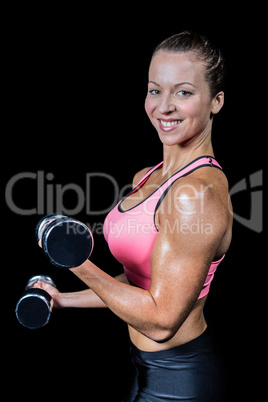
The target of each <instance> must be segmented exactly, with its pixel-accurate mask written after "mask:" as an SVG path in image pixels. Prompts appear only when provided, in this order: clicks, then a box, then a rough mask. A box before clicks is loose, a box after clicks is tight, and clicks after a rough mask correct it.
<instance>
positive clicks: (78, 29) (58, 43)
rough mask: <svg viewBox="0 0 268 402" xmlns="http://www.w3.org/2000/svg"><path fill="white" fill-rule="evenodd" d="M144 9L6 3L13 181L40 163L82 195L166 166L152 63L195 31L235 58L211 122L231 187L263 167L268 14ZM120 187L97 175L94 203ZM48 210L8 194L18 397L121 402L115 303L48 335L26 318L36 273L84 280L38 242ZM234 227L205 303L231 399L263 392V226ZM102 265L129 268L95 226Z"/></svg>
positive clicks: (7, 296) (12, 372) (64, 287)
mask: <svg viewBox="0 0 268 402" xmlns="http://www.w3.org/2000/svg"><path fill="white" fill-rule="evenodd" d="M148 10H149V11H146V10H143V9H142V8H140V9H138V8H134V7H132V6H128V7H127V8H124V7H123V8H122V7H118V8H116V7H115V6H110V8H109V9H107V8H106V7H104V5H98V6H97V7H94V10H93V9H92V10H90V11H88V10H87V9H83V8H81V9H80V8H79V7H78V6H77V7H76V8H74V6H71V5H70V6H69V7H67V6H65V7H63V8H62V9H57V10H56V9H54V8H52V7H51V8H48V6H46V7H45V6H44V7H43V8H42V7H39V8H38V9H30V8H29V9H25V7H24V8H21V9H18V8H16V9H14V10H8V11H7V13H6V25H5V28H4V58H3V64H4V69H5V73H4V85H5V87H6V91H5V94H4V109H3V110H4V113H3V115H4V121H5V124H4V130H3V135H2V143H3V147H2V166H3V168H2V172H3V177H4V180H3V181H4V187H6V186H7V184H8V182H9V181H10V179H11V178H13V177H14V175H16V174H18V173H22V172H31V173H34V174H36V173H37V172H38V171H39V172H42V174H44V177H45V181H44V186H45V188H44V194H45V195H46V194H47V191H48V188H50V189H54V190H55V188H56V185H61V186H65V185H68V184H70V183H75V184H76V185H77V186H79V187H80V188H82V189H83V191H85V187H86V177H87V176H86V175H87V174H88V173H96V172H100V173H105V174H109V175H110V176H112V177H113V178H114V179H115V180H116V182H117V183H118V186H119V188H120V189H122V188H123V187H124V186H125V185H128V184H130V182H131V180H132V177H133V175H134V174H135V173H136V172H137V171H138V170H140V169H142V168H144V167H146V166H152V165H154V164H156V163H158V162H159V161H161V159H162V148H161V144H160V142H159V140H158V137H157V134H156V132H155V131H154V129H153V127H151V125H150V122H149V121H148V119H147V116H146V115H145V112H144V106H143V105H144V98H145V94H146V84H147V71H148V65H149V62H150V56H151V53H152V51H153V49H154V47H155V46H156V45H157V44H158V42H159V41H161V40H163V39H164V38H166V37H168V36H170V35H172V34H175V33H177V32H179V31H182V30H184V29H188V28H190V29H194V30H196V31H199V32H201V33H205V34H207V35H208V36H210V37H211V38H212V39H214V41H215V42H216V43H217V44H218V45H219V46H220V47H222V49H223V50H224V52H225V56H226V59H227V65H228V78H227V86H226V98H225V102H226V103H225V106H224V109H223V110H222V111H221V113H220V115H219V116H217V118H216V119H215V122H214V129H213V144H214V150H215V154H216V159H217V160H218V161H219V163H220V164H221V165H222V166H223V168H224V170H225V173H226V175H227V177H228V179H229V182H230V188H232V187H233V186H234V185H235V184H236V183H238V182H239V181H240V180H242V179H244V178H246V179H247V180H248V177H249V176H250V175H251V174H253V173H255V172H257V171H259V170H262V169H263V159H262V150H263V149H264V147H265V143H264V139H265V133H264V132H263V129H262V127H261V117H260V116H261V115H262V113H261V105H262V103H263V101H262V99H263V98H262V96H263V95H262V93H263V81H262V76H263V74H264V73H263V69H262V66H263V62H264V60H262V57H261V55H262V49H263V46H264V29H263V28H264V27H263V25H262V13H264V12H265V11H264V10H260V9H258V10H254V13H253V12H252V10H251V11H249V12H247V10H238V11H236V14H234V11H233V10H231V9H225V11H223V10H217V11H216V10H211V9H210V8H208V9H207V10H205V9H202V10H196V9H194V7H189V9H188V10H187V9H186V10H182V9H181V7H180V6H179V5H178V4H177V3H175V4H174V5H169V7H168V8H167V9H166V8H165V6H164V5H161V4H159V7H158V6H156V5H154V6H149V4H148ZM194 13H195V14H194ZM5 156H6V157H5ZM49 173H51V174H52V175H49V176H47V174H49ZM36 182H37V181H36V180H34V179H24V180H21V181H19V182H17V183H16V185H14V188H13V193H12V197H13V200H14V203H15V204H16V205H17V206H19V207H20V208H22V209H31V208H37V206H38V205H37V204H38V200H37V184H36ZM48 185H50V187H47V186H48ZM112 188H113V187H112V185H111V183H109V181H107V180H106V181H105V180H104V179H103V178H102V179H101V178H99V179H97V178H95V179H94V180H93V179H92V182H91V184H90V206H91V210H100V209H105V208H107V207H109V205H111V203H112V201H113V195H111V190H112ZM259 190H260V189H259ZM63 200H64V206H65V208H67V209H70V210H71V209H73V208H75V206H76V205H77V202H78V199H77V197H76V195H75V192H74V191H71V190H70V191H66V193H65V194H64V199H63ZM250 200H251V198H250V192H249V191H244V192H241V193H239V194H237V195H235V196H233V198H232V201H233V204H234V211H235V213H236V214H237V215H238V216H242V217H245V218H247V219H249V218H250V209H251V201H250ZM87 202H89V200H87ZM53 203H54V205H55V195H54V198H53ZM39 208H40V209H41V207H40V205H39ZM47 208H48V206H47V203H46V201H45V205H44V213H42V211H39V212H40V213H37V212H38V211H36V212H35V213H33V214H31V215H24V216H23V215H21V214H18V213H15V212H14V211H12V210H11V209H10V206H9V205H8V202H6V203H5V206H4V218H5V219H4V222H5V225H4V227H3V238H4V239H5V243H4V248H3V251H2V254H3V256H4V266H3V267H2V269H3V274H4V280H3V285H2V288H3V290H4V299H3V301H2V305H3V309H2V310H3V313H4V317H5V318H4V319H3V325H2V332H3V334H4V335H5V340H4V341H3V340H2V350H3V353H2V354H3V355H5V358H4V359H5V362H4V371H5V373H6V377H7V380H6V382H7V383H8V384H9V385H8V388H9V389H8V392H9V393H10V394H13V393H14V396H15V395H17V393H18V392H21V394H23V395H28V397H29V400H34V399H35V397H36V396H37V395H43V396H45V395H46V396H48V397H60V398H65V397H67V396H70V395H75V397H76V400H80V399H82V398H88V400H94V401H102V400H105V401H106V400H107V401H122V400H123V395H124V392H125V388H126V384H127V380H128V375H129V357H128V337H127V329H126V325H125V324H124V323H123V322H122V321H120V319H119V318H117V317H116V316H115V315H113V314H112V313H111V312H110V311H109V310H106V309H105V310H80V309H68V310H54V311H53V313H52V316H51V320H50V322H49V324H48V325H47V326H45V327H44V328H42V329H39V330H29V329H26V328H24V327H22V326H21V325H20V324H19V323H18V322H17V320H16V317H15V312H14V310H15V306H16V303H17V300H18V299H19V297H20V296H21V294H22V292H23V290H24V287H25V286H26V283H27V281H28V279H29V278H30V277H31V276H33V275H36V274H46V275H49V276H51V277H52V278H53V280H54V281H55V282H56V284H57V286H58V288H59V290H61V291H75V290H81V289H84V288H85V287H84V285H83V283H82V282H80V281H79V280H78V279H77V278H76V277H75V276H74V275H73V274H72V273H71V272H69V271H65V270H61V269H58V268H55V267H53V266H52V265H50V264H49V262H48V260H46V258H45V257H44V255H43V254H42V251H41V250H40V249H39V248H38V247H37V245H36V241H35V236H34V231H35V225H36V224H37V222H38V221H39V219H40V218H41V216H42V215H44V214H45V213H47V212H50V211H48V210H47ZM73 216H74V215H73ZM75 217H76V218H77V219H80V220H82V221H83V222H85V223H88V224H90V225H94V224H98V225H100V226H101V224H102V223H103V220H104V218H105V215H104V214H99V215H96V216H95V215H91V214H90V213H89V211H88V210H87V209H86V207H84V208H81V210H80V211H79V212H78V213H76V214H75ZM233 233H234V236H233V242H232V245H231V248H230V250H229V252H228V254H227V256H226V259H225V260H224V262H223V263H222V264H221V265H220V268H219V269H218V271H217V274H216V276H215V279H214V282H213V285H212V289H211V292H210V296H209V298H208V301H207V305H206V310H205V314H206V317H207V319H208V321H209V322H210V325H211V327H212V328H213V330H214V332H215V335H216V339H217V348H218V351H219V353H220V354H221V356H222V359H223V361H224V365H225V368H226V373H227V376H228V389H230V390H231V392H230V395H231V396H232V397H233V398H234V399H232V398H231V396H230V397H229V398H230V399H229V398H228V400H235V398H236V397H237V398H238V397H239V398H242V397H243V395H244V396H249V395H250V394H251V393H252V395H255V396H256V394H255V393H256V392H257V390H260V385H261V384H259V383H258V381H257V380H256V377H255V374H256V371H257V364H259V361H260V356H262V344H261V340H262V338H263V336H262V333H263V329H264V324H263V323H262V319H263V318H262V313H261V306H262V302H261V295H262V291H261V282H262V276H263V274H262V266H263V264H262V259H261V241H262V237H263V234H262V233H257V232H255V231H253V230H251V229H249V228H247V227H245V226H243V225H241V223H239V222H238V221H237V220H236V219H235V221H234V231H233ZM92 260H93V262H95V263H96V264H97V265H98V266H100V267H101V268H102V269H103V270H105V271H106V272H108V273H110V274H111V275H117V274H119V273H121V267H120V266H119V264H118V263H117V262H116V261H115V260H114V258H113V257H112V256H111V255H110V253H109V250H108V247H107V245H106V243H105V241H104V239H103V236H102V235H100V234H97V233H96V234H95V248H94V252H93V255H92ZM2 339H3V338H2ZM93 395H94V396H93ZM96 395H97V396H96ZM257 399H258V398H257ZM257 399H255V400H257Z"/></svg>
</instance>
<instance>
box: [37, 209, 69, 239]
mask: <svg viewBox="0 0 268 402" xmlns="http://www.w3.org/2000/svg"><path fill="white" fill-rule="evenodd" d="M60 218H65V216H64V215H58V214H48V215H46V216H44V217H43V218H42V219H40V221H39V222H38V224H37V225H36V228H35V237H36V240H37V242H38V243H39V241H40V239H41V237H42V233H43V231H44V229H45V227H46V226H47V225H49V224H50V222H52V221H53V220H55V219H60Z"/></svg>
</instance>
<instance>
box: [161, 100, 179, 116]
mask: <svg viewBox="0 0 268 402" xmlns="http://www.w3.org/2000/svg"><path fill="white" fill-rule="evenodd" d="M158 110H159V112H160V113H162V114H169V113H172V112H174V111H175V110H176V105H175V104H174V102H173V101H172V97H170V96H165V97H163V98H162V100H161V103H160V104H159V106H158Z"/></svg>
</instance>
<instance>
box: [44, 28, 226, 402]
mask: <svg viewBox="0 0 268 402" xmlns="http://www.w3.org/2000/svg"><path fill="white" fill-rule="evenodd" d="M223 78H224V62H223V58H222V55H221V53H220V51H219V50H218V49H216V48H214V47H213V46H212V44H211V43H210V42H209V41H208V40H207V39H206V38H204V37H202V36H199V35H197V34H194V33H191V32H183V33H180V34H178V35H175V36H173V37H171V38H168V39H167V40H165V41H164V42H162V43H161V44H160V45H158V47H157V48H156V50H155V52H154V54H153V56H152V60H151V64H150V68H149V83H148V93H147V97H146V101H145V110H146V112H147V115H148V117H149V119H150V120H151V122H152V124H153V126H154V127H155V129H156V131H157V133H158V136H159V138H160V141H161V142H162V144H163V162H161V163H160V164H158V165H157V166H155V167H153V168H149V169H148V168H146V169H144V170H142V171H140V172H139V173H137V174H136V175H135V177H134V180H133V190H132V192H131V193H130V194H128V195H127V196H126V197H125V198H124V199H123V200H122V201H120V203H119V204H118V205H117V206H116V207H115V208H114V209H113V210H112V211H111V212H110V213H109V215H108V216H107V218H106V220H105V224H104V235H105V237H106V239H107V241H108V244H109V247H110V250H111V252H112V253H113V255H114V256H115V257H116V258H117V259H118V260H119V261H120V262H121V263H122V264H123V266H124V273H122V274H121V275H119V276H117V277H116V278H112V277H111V276H109V275H108V274H106V273H105V272H104V271H102V270H101V269H100V268H99V267H97V266H96V265H95V264H93V263H92V262H91V261H89V260H88V261H86V262H85V263H84V264H83V265H81V266H79V267H77V268H73V269H71V271H73V272H74V273H75V274H76V275H77V276H78V277H79V278H80V279H81V280H82V281H83V282H84V283H85V284H86V285H88V287H89V288H90V289H87V290H84V291H81V292H74V293H60V292H58V291H57V290H55V289H54V288H51V287H49V286H47V285H42V286H43V287H45V288H46V290H47V291H49V292H50V293H51V295H52V297H53V300H54V305H55V306H56V307H108V308H110V309H111V310H112V311H113V312H114V313H115V314H116V315H117V316H119V317H120V318H122V320H124V321H125V322H126V323H127V324H128V328H129V336H130V349H131V355H132V360H133V363H134V365H135V368H136V374H137V376H136V380H135V381H134V383H133V387H132V389H131V391H130V395H129V397H128V401H134V400H135V401H145V400H146V401H167V400H180V401H182V400H184V401H190V400H191V401H192V400H196V401H213V402H215V401H219V400H221V393H222V389H221V387H220V381H219V380H220V374H219V371H218V365H217V361H216V358H215V356H214V354H213V350H212V346H211V342H210V336H209V333H208V329H207V324H206V321H205V318H204V315H203V308H204V305H205V302H206V299H207V295H208V292H209V287H210V284H211V281H212V279H213V276H214V272H215V270H216V268H217V266H218V264H219V263H220V261H221V260H222V259H223V258H224V255H225V253H226V252H227V250H228V248H229V245H230V242H231V231H232V215H231V213H230V211H229V207H228V205H229V197H228V183H227V179H226V177H225V175H224V173H223V172H222V169H221V167H220V165H219V164H218V163H217V162H216V160H215V159H214V152H213V148H212V143H211V131H212V123H213V118H214V115H216V114H217V113H218V112H219V111H220V109H221V108H222V106H223V103H224V92H223Z"/></svg>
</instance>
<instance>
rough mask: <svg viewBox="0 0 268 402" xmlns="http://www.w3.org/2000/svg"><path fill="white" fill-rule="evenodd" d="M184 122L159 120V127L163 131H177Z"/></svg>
mask: <svg viewBox="0 0 268 402" xmlns="http://www.w3.org/2000/svg"><path fill="white" fill-rule="evenodd" d="M181 123H182V120H162V119H158V124H159V127H160V129H161V130H162V131H166V132H167V131H172V130H175V129H176V128H177V127H178V126H179V125H180V124H181Z"/></svg>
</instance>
